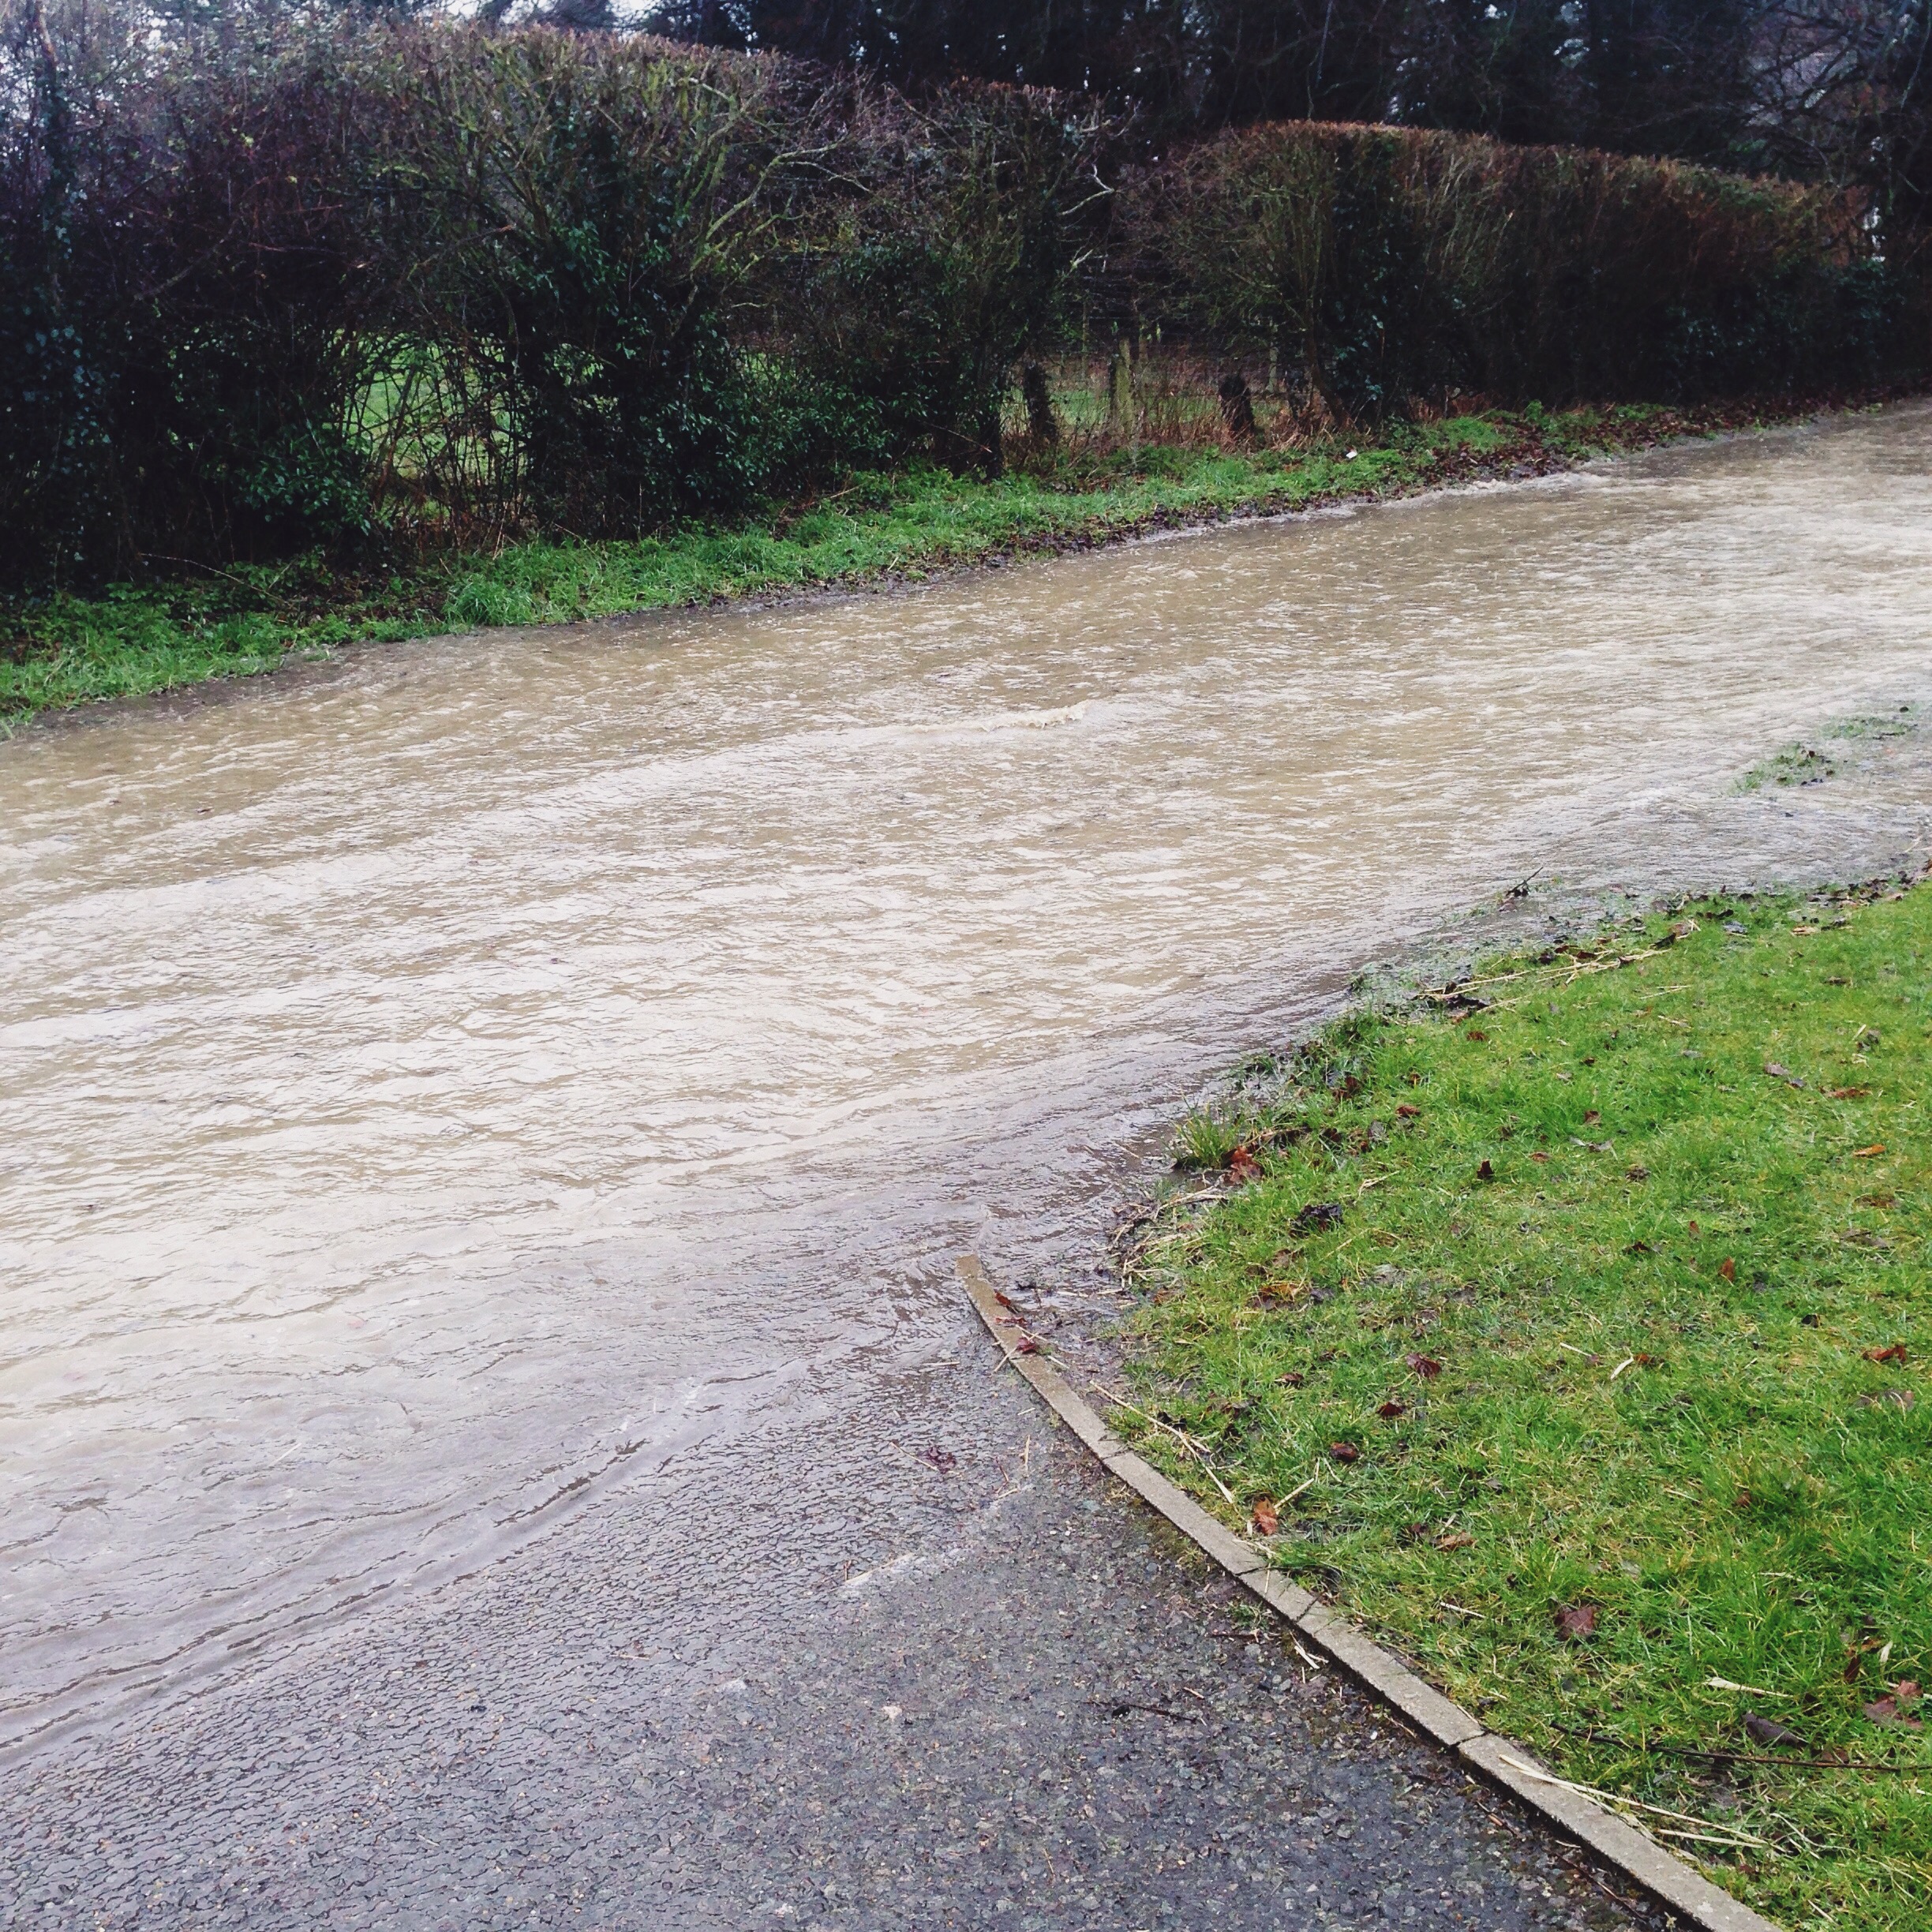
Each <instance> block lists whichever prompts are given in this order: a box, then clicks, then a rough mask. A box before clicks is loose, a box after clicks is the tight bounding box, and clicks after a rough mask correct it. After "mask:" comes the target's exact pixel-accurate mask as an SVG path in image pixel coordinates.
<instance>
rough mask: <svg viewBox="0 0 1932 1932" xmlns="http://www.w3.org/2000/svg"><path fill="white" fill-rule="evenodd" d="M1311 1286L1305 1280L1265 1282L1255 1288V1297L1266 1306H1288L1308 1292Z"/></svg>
mask: <svg viewBox="0 0 1932 1932" xmlns="http://www.w3.org/2000/svg"><path fill="white" fill-rule="evenodd" d="M1308 1291H1309V1283H1308V1282H1305V1281H1271V1282H1263V1283H1262V1284H1261V1286H1260V1287H1259V1288H1257V1289H1256V1290H1255V1299H1256V1301H1258V1302H1260V1304H1261V1305H1262V1306H1263V1307H1264V1308H1268V1307H1274V1308H1286V1306H1287V1305H1288V1304H1289V1303H1290V1301H1297V1300H1298V1299H1299V1298H1300V1297H1301V1296H1303V1295H1305V1294H1307V1293H1308Z"/></svg>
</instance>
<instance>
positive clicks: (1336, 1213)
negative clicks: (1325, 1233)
mask: <svg viewBox="0 0 1932 1932" xmlns="http://www.w3.org/2000/svg"><path fill="white" fill-rule="evenodd" d="M1341 1225H1342V1204H1341V1203H1340V1202H1339V1201H1310V1202H1309V1204H1308V1205H1307V1206H1306V1207H1304V1208H1303V1209H1301V1211H1300V1212H1299V1213H1298V1214H1297V1215H1296V1216H1295V1218H1294V1220H1292V1221H1290V1222H1289V1223H1288V1227H1289V1231H1290V1233H1291V1234H1313V1233H1314V1232H1315V1230H1316V1229H1317V1228H1339V1226H1341Z"/></svg>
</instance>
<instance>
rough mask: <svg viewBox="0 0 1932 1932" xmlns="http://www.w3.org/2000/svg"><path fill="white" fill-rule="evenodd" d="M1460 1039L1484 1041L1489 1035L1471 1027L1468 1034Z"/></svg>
mask: <svg viewBox="0 0 1932 1932" xmlns="http://www.w3.org/2000/svg"><path fill="white" fill-rule="evenodd" d="M1462 1037H1463V1038H1464V1039H1473V1040H1486V1039H1488V1037H1489V1035H1488V1034H1487V1033H1485V1032H1480V1031H1479V1030H1478V1029H1477V1028H1475V1027H1471V1028H1470V1030H1469V1031H1468V1032H1466V1034H1464V1035H1463V1036H1462Z"/></svg>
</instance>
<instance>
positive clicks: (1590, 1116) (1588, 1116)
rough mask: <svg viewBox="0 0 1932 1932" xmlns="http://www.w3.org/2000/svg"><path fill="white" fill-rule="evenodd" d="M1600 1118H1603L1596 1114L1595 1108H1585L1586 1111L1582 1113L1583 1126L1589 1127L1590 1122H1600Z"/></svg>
mask: <svg viewBox="0 0 1932 1932" xmlns="http://www.w3.org/2000/svg"><path fill="white" fill-rule="evenodd" d="M1602 1118H1603V1116H1602V1114H1600V1113H1598V1112H1597V1110H1596V1108H1594V1107H1589V1108H1586V1110H1585V1111H1584V1114H1583V1125H1585V1126H1586V1127H1587V1126H1589V1124H1590V1123H1591V1121H1600V1120H1601V1119H1602Z"/></svg>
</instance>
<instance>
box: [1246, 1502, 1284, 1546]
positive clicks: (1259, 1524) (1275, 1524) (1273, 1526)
mask: <svg viewBox="0 0 1932 1932" xmlns="http://www.w3.org/2000/svg"><path fill="white" fill-rule="evenodd" d="M1248 1513H1249V1515H1250V1516H1252V1518H1254V1526H1255V1527H1256V1529H1258V1530H1260V1533H1262V1535H1264V1537H1269V1536H1272V1535H1273V1534H1274V1533H1275V1531H1276V1530H1277V1529H1279V1528H1280V1527H1281V1518H1280V1517H1279V1515H1277V1514H1276V1513H1275V1499H1274V1498H1273V1497H1272V1496H1256V1498H1255V1500H1254V1503H1253V1505H1252V1507H1251V1508H1250V1509H1249V1512H1248Z"/></svg>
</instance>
